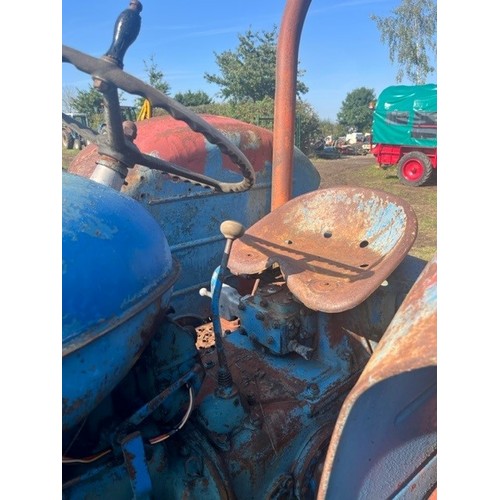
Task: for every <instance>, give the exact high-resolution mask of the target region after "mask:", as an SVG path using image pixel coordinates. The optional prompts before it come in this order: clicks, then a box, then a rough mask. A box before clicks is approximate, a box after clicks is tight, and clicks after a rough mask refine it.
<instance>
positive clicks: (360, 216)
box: [228, 186, 417, 313]
mask: <svg viewBox="0 0 500 500" xmlns="http://www.w3.org/2000/svg"><path fill="white" fill-rule="evenodd" d="M416 234H417V220H416V216H415V213H414V212H413V210H412V208H411V207H410V206H409V205H408V203H406V202H405V201H404V200H402V199H400V198H398V197H396V196H393V195H390V194H388V193H384V192H381V191H376V190H371V189H364V188H354V187H348V186H343V187H342V188H333V189H323V190H319V191H314V192H312V193H307V194H305V195H302V196H300V197H297V198H295V199H294V200H291V201H290V202H288V203H287V204H286V206H283V207H279V208H278V209H276V210H274V211H273V212H271V213H270V214H268V215H267V216H266V217H264V218H263V219H261V220H260V221H258V222H257V223H256V224H254V225H253V226H252V227H251V228H250V229H248V230H247V231H246V233H245V234H244V235H243V236H242V237H241V238H240V239H238V240H237V241H235V242H234V245H233V249H232V252H231V256H230V258H229V263H228V267H229V269H230V270H231V272H232V273H233V274H236V275H242V274H249V275H252V274H257V273H260V272H262V271H264V270H265V269H266V268H269V267H271V266H272V265H273V264H278V265H279V266H280V268H281V271H282V272H283V274H284V276H286V281H287V285H288V287H289V289H290V291H291V292H292V293H293V294H294V295H295V296H296V297H297V298H298V299H299V300H300V301H301V302H302V303H303V304H304V305H306V306H307V307H309V308H310V309H312V310H315V311H323V312H327V313H336V312H342V311H345V310H347V309H351V308H353V307H355V306H356V305H358V304H360V303H361V302H362V301H363V300H365V299H366V298H367V297H368V296H369V295H370V294H371V293H372V292H373V291H374V290H375V289H376V288H377V287H378V286H379V285H380V283H382V281H383V280H384V279H386V278H387V276H389V274H390V273H391V272H392V271H393V270H394V269H395V268H396V267H397V266H398V264H399V263H400V262H401V261H402V260H403V259H404V257H405V256H406V254H407V253H408V251H409V249H410V248H411V246H412V245H413V242H414V241H415V238H416Z"/></svg>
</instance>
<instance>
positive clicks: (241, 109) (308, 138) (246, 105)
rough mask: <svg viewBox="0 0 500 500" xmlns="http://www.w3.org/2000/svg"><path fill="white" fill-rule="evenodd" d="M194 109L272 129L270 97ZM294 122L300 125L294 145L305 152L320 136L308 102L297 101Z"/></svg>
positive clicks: (317, 119)
mask: <svg viewBox="0 0 500 500" xmlns="http://www.w3.org/2000/svg"><path fill="white" fill-rule="evenodd" d="M194 111H195V112H197V113H206V114H210V115H219V116H228V117H230V118H236V119H237V120H241V121H243V122H246V123H253V124H254V125H258V126H260V127H264V128H267V129H270V130H272V129H273V121H274V119H273V118H274V99H272V98H271V97H265V98H264V99H262V100H261V101H255V102H251V101H245V102H239V103H234V102H214V103H212V104H208V105H203V106H198V107H197V108H196V109H195V110H194ZM296 123H297V125H298V126H299V127H300V129H299V132H300V133H297V134H296V136H295V137H296V139H298V140H300V143H298V144H296V146H297V147H298V148H299V149H300V150H301V151H302V152H303V153H306V154H307V153H308V152H309V150H310V148H311V144H312V143H313V142H314V141H315V140H317V139H318V137H320V134H321V132H320V128H319V125H320V119H319V117H318V115H317V113H316V112H315V111H314V109H313V107H312V106H311V105H310V104H309V103H307V102H305V101H298V102H297V122H296Z"/></svg>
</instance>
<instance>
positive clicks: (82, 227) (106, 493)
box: [62, 0, 437, 500]
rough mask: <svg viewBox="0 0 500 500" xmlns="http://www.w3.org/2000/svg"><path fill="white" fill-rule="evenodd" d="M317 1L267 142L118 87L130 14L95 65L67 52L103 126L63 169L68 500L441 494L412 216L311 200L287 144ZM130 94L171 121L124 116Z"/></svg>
mask: <svg viewBox="0 0 500 500" xmlns="http://www.w3.org/2000/svg"><path fill="white" fill-rule="evenodd" d="M309 4H310V0H296V1H292V0H289V1H288V2H287V5H286V7H285V13H284V16H283V21H282V27H281V33H282V35H280V43H279V45H278V74H277V79H278V81H279V82H281V83H280V84H278V85H277V89H278V90H277V95H276V111H275V129H274V134H272V135H271V133H270V132H268V131H265V130H263V129H260V128H259V127H255V126H253V125H248V124H244V123H241V122H238V121H236V120H229V119H225V118H222V117H214V116H198V115H196V114H194V113H193V112H192V111H190V110H189V109H187V108H185V107H183V106H181V105H180V104H178V103H176V102H175V101H173V100H172V99H170V98H169V97H167V96H165V95H164V94H162V93H161V92H159V91H157V90H155V89H153V88H151V87H149V86H148V85H146V84H144V83H143V82H141V81H140V80H138V79H136V78H134V77H133V76H131V75H129V74H127V73H125V72H124V71H123V59H124V55H125V52H126V50H127V48H128V47H129V46H130V44H131V43H132V42H133V41H134V39H135V37H137V35H138V33H139V29H138V28H139V25H140V12H141V10H142V5H141V4H140V2H138V1H137V0H132V1H131V3H130V5H129V7H128V9H126V10H125V11H123V12H122V14H120V17H119V18H118V21H117V22H116V25H115V35H114V39H113V43H112V45H111V47H110V49H109V50H108V51H107V52H106V54H105V55H104V56H103V57H101V58H94V57H91V56H89V55H86V54H84V53H82V52H79V51H77V50H75V49H72V48H69V47H67V46H63V50H62V57H63V62H65V63H70V64H73V65H74V66H75V67H77V68H78V69H80V70H81V71H83V72H85V73H88V74H89V75H91V76H92V79H93V81H94V86H95V88H97V89H98V90H99V91H100V92H102V95H103V101H104V104H105V116H106V123H107V134H106V135H98V134H95V133H94V132H92V131H91V130H90V129H84V128H82V127H78V126H77V127H78V132H79V133H81V134H82V135H84V136H85V137H86V138H87V139H88V140H89V141H90V142H92V143H93V144H92V145H91V146H89V147H88V148H86V149H85V150H84V151H82V153H80V155H79V157H78V158H77V159H76V160H75V162H74V164H73V165H72V167H71V168H70V169H69V171H68V172H63V173H62V176H63V181H62V189H63V206H62V209H63V215H62V245H63V275H62V285H63V304H62V306H63V317H62V350H63V353H62V354H63V357H62V478H63V483H62V496H63V498H65V499H83V498H86V499H89V498H96V499H97V498H103V499H122V498H123V499H129V498H137V499H139V498H159V499H167V498H168V499H177V498H179V499H180V498H194V499H198V498H199V499H226V498H227V499H238V500H239V499H241V500H244V499H264V498H266V499H282V498H283V499H285V498H286V499H309V498H311V499H312V498H319V499H323V498H332V499H353V498H356V499H357V498H377V499H378V498H429V497H430V496H431V495H435V494H436V488H437V478H436V459H437V458H436V457H437V451H436V275H437V270H436V260H435V258H434V259H432V260H431V261H430V262H423V261H421V260H419V259H416V258H413V257H411V256H410V255H409V251H410V249H411V247H412V245H413V243H414V241H415V238H416V235H417V220H416V216H415V213H414V211H413V209H412V207H411V206H410V205H409V204H408V203H407V202H406V201H404V200H402V199H400V198H398V197H395V196H393V195H390V194H388V193H385V192H382V191H377V190H372V189H366V188H357V187H353V186H343V187H336V188H329V189H318V185H319V176H318V173H317V172H316V170H315V169H314V167H313V165H312V164H311V163H310V162H309V160H308V159H307V158H306V157H305V156H304V155H303V154H302V153H301V152H300V151H298V150H297V149H296V148H294V147H293V143H290V142H289V140H287V138H289V137H293V134H290V133H289V130H287V126H289V125H287V124H290V123H291V124H292V126H293V123H294V110H295V103H294V99H295V97H294V96H295V92H294V91H293V85H294V81H296V70H297V51H298V42H299V38H300V29H301V26H302V23H303V20H304V18H305V15H306V13H307V9H308V7H309ZM288 86H292V91H291V92H290V91H289V90H290V88H289V87H288ZM118 89H121V90H122V91H125V92H128V93H130V94H134V95H139V96H142V97H144V98H146V99H147V100H148V101H149V102H150V103H151V105H152V106H154V107H161V108H163V109H165V110H167V111H168V112H169V114H170V115H171V117H160V118H158V119H156V118H152V119H150V120H145V121H143V122H138V123H134V122H130V121H126V122H123V123H122V120H121V113H120V105H119V99H118ZM285 90H288V92H285V93H284V94H282V92H283V91H285ZM63 119H64V120H65V121H66V123H68V125H73V126H75V124H74V123H72V120H71V118H68V117H65V116H63Z"/></svg>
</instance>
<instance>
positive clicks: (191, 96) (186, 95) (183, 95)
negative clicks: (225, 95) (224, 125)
mask: <svg viewBox="0 0 500 500" xmlns="http://www.w3.org/2000/svg"><path fill="white" fill-rule="evenodd" d="M174 99H175V100H176V101H178V102H180V103H181V104H183V105H184V106H203V105H204V104H211V103H212V99H210V97H209V95H208V94H207V93H206V92H203V90H198V91H196V92H191V91H190V90H188V91H187V92H178V93H177V94H175V96H174Z"/></svg>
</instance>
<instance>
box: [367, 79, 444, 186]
mask: <svg viewBox="0 0 500 500" xmlns="http://www.w3.org/2000/svg"><path fill="white" fill-rule="evenodd" d="M372 143H373V147H372V151H371V152H372V153H373V154H374V155H375V157H376V158H377V162H378V164H379V165H380V166H382V167H384V166H392V165H396V166H397V173H398V178H399V180H400V181H401V182H402V183H403V184H406V185H407V186H423V185H425V184H427V183H429V181H430V180H431V179H432V178H433V177H434V175H435V173H436V169H437V85H435V84H427V85H415V86H405V85H397V86H392V87H388V88H386V89H385V90H383V91H382V93H381V94H380V97H379V99H378V100H377V103H376V105H375V109H374V114H373V138H372Z"/></svg>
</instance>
